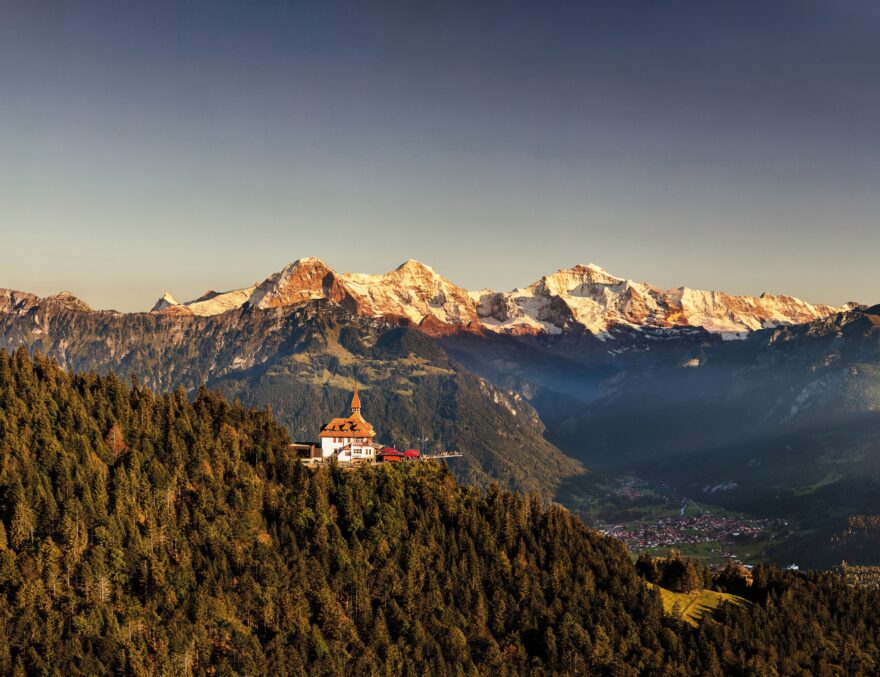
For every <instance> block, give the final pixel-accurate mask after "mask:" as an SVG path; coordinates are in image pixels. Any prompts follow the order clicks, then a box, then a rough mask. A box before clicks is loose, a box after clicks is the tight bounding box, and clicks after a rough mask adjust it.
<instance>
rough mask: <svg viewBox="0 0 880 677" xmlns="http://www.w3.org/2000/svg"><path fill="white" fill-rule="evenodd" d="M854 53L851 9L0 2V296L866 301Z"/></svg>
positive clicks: (818, 4) (870, 272) (868, 75)
mask: <svg viewBox="0 0 880 677" xmlns="http://www.w3.org/2000/svg"><path fill="white" fill-rule="evenodd" d="M76 5H78V6H76ZM370 7H372V9H370ZM878 35H880V3H877V2H876V1H875V0H853V1H851V2H845V3H842V2H827V1H825V0H822V1H814V0H788V1H786V0H774V1H773V2H767V1H766V0H761V1H756V2H751V1H747V0H740V1H738V2H713V1H711V0H694V1H693V2H674V1H673V2H656V0H651V1H645V2H627V1H626V0H608V1H607V2H590V1H584V2H571V3H555V2H528V3H521V4H519V3H515V2H503V3H497V4H496V3H492V2H463V3H455V2H424V3H422V2H399V3H395V2H384V1H383V2H376V3H364V2H352V3H335V2H319V3H314V4H311V3H288V2H268V1H267V2H259V3H245V2H224V1H222V0H213V1H210V2H176V3H162V2H144V3H130V2H118V1H113V2H100V1H97V2H88V3H61V2H59V3H54V2H29V1H21V2H18V1H17V0H13V1H12V2H4V3H2V5H0V286H3V287H13V288H18V289H25V290H29V291H34V292H37V293H40V294H48V293H54V292H56V291H59V290H61V289H69V290H71V291H73V292H74V293H76V294H77V295H79V296H81V297H82V298H84V299H85V300H86V301H88V302H89V303H90V304H92V305H93V306H95V307H115V308H118V309H121V310H136V309H146V308H149V306H150V305H152V303H153V301H154V300H155V299H156V298H157V297H158V296H159V295H160V294H161V293H162V292H163V291H165V289H169V290H171V291H172V292H173V293H174V294H175V295H176V296H178V297H179V298H181V299H182V300H183V299H187V298H192V297H194V296H197V295H198V294H200V293H201V292H203V291H204V290H205V289H207V288H214V289H227V288H232V287H237V286H244V285H246V284H249V283H252V282H254V281H257V280H260V279H263V278H264V277H266V276H267V275H268V274H270V273H271V272H273V271H275V270H278V269H280V268H281V267H282V266H283V265H284V264H285V263H287V262H289V261H291V260H294V259H296V258H299V257H302V256H308V255H314V256H319V257H321V258H323V259H324V260H326V261H327V262H328V263H329V264H331V265H332V266H334V267H335V268H337V269H339V270H341V271H346V270H354V271H361V272H381V271H385V270H388V269H390V268H392V267H394V266H396V265H397V264H399V263H400V262H402V261H403V260H405V259H407V258H416V259H419V260H422V261H425V262H426V263H428V264H430V265H432V266H433V267H435V268H436V269H437V270H439V271H440V272H442V273H444V274H445V275H446V276H448V277H449V278H451V279H452V280H454V281H455V282H458V283H459V284H462V285H464V286H467V287H470V288H480V287H493V288H500V289H507V288H512V287H514V286H519V285H525V284H528V283H530V282H532V281H533V280H534V279H536V278H538V277H539V276H540V275H541V274H544V273H547V272H551V271H553V270H555V269H556V268H559V267H563V266H569V265H572V264H574V263H578V262H580V263H587V262H590V261H592V262H595V263H598V264H600V265H602V266H604V267H605V268H607V269H609V270H610V271H611V272H614V273H616V274H618V275H624V276H627V277H633V278H636V279H640V280H648V281H650V282H653V283H655V284H658V285H661V286H670V287H671V286H678V285H682V284H685V285H689V286H694V287H702V288H715V289H724V290H727V291H731V292H737V293H760V292H762V291H770V292H786V293H791V294H795V295H798V296H801V297H804V298H807V299H809V300H814V301H824V302H833V303H839V302H843V301H846V300H849V299H856V300H861V301H864V302H880V275H878V274H877V252H878V251H880V227H878V226H880V224H878V214H880V130H878V121H880V87H878V76H880V40H878V37H877V36H878Z"/></svg>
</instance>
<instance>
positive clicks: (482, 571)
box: [0, 349, 880, 676]
mask: <svg viewBox="0 0 880 677" xmlns="http://www.w3.org/2000/svg"><path fill="white" fill-rule="evenodd" d="M288 441H289V438H288V434H287V431H286V430H285V429H284V428H283V427H282V426H280V425H278V424H276V423H275V422H274V421H273V419H272V417H271V415H270V414H269V413H267V412H264V411H257V410H253V409H247V408H244V407H242V406H240V405H232V404H229V403H228V402H226V401H225V400H224V399H223V398H221V397H220V396H219V395H217V394H215V393H211V392H208V391H206V390H201V391H199V392H198V394H197V396H196V397H195V398H194V400H193V401H190V400H188V399H187V397H186V396H185V394H184V393H183V391H182V390H179V391H177V392H175V393H172V394H167V395H156V394H153V393H152V392H151V391H149V390H148V389H146V388H144V387H142V386H140V385H138V384H137V383H136V382H135V383H133V384H131V385H129V384H128V383H126V382H123V381H121V380H120V379H118V378H117V377H115V376H114V375H112V374H109V375H106V376H97V375H94V374H79V375H71V374H68V373H66V372H64V371H62V370H61V369H59V368H58V367H57V365H56V364H54V363H53V362H52V361H50V360H48V359H46V358H44V357H42V356H40V355H37V356H36V357H35V358H33V359H31V358H30V357H29V355H28V353H27V351H25V350H24V349H21V350H19V351H17V352H16V353H15V355H14V356H10V355H9V354H7V353H5V352H3V351H0V673H2V674H10V673H12V674H64V675H109V674H136V675H154V674H160V675H162V674H166V675H182V674H183V675H185V674H190V673H199V674H202V673H214V674H228V675H231V674H243V675H253V674H267V673H272V674H277V675H279V676H280V675H306V674H308V675H322V674H328V675H336V674H386V675H425V674H437V675H458V674H484V675H500V674H565V675H583V674H609V675H610V674H613V675H635V674H657V675H660V674H683V673H684V674H686V673H690V674H717V675H720V674H731V675H737V674H748V675H766V674H774V673H780V674H828V675H834V674H850V675H857V674H865V675H867V674H874V673H876V670H877V667H878V666H880V662H878V659H880V654H878V649H877V646H876V638H877V633H878V629H880V618H878V614H880V603H878V602H880V594H878V593H877V592H876V591H863V590H860V589H855V588H849V587H847V586H845V585H843V583H842V582H840V580H839V579H837V578H835V577H833V576H831V575H825V576H812V577H808V576H798V575H795V574H790V573H782V572H776V571H774V570H765V569H763V568H761V569H760V570H759V571H758V572H756V575H755V583H754V585H753V586H752V587H750V588H749V590H747V591H737V590H729V591H730V592H735V593H736V594H741V593H746V594H747V598H748V599H750V600H751V602H752V603H751V604H747V605H742V606H737V607H722V608H721V609H720V610H719V611H718V612H716V618H715V619H712V618H708V617H707V618H706V619H705V620H703V621H702V622H701V624H700V626H699V627H697V628H692V627H690V626H688V625H686V624H684V623H682V622H680V621H677V620H675V619H674V618H670V617H665V616H664V615H663V610H662V605H661V601H660V597H659V594H658V593H657V591H656V590H652V589H650V588H649V587H648V586H647V585H646V583H645V582H644V581H643V579H641V578H640V577H639V575H638V573H637V571H636V568H635V567H634V566H633V564H632V563H631V561H630V559H629V557H628V555H627V553H626V551H625V550H624V548H623V547H622V546H621V545H620V544H619V543H618V542H617V541H614V540H612V539H608V538H603V537H601V536H599V535H598V534H596V533H595V532H592V531H590V530H589V529H587V528H586V527H585V526H584V525H583V524H582V523H581V522H580V521H579V520H578V519H577V518H575V517H574V516H572V515H571V514H570V513H569V512H567V511H566V510H565V509H563V508H560V507H557V506H549V505H547V504H545V503H543V502H542V501H541V500H539V499H538V498H536V497H533V496H525V495H517V494H513V493H509V492H506V491H501V490H498V489H496V488H494V487H492V488H489V489H488V490H486V491H480V490H479V489H477V488H473V487H470V488H469V487H464V486H462V485H459V484H458V483H457V482H456V481H455V479H454V478H453V477H452V476H451V475H450V474H449V473H448V472H447V471H446V470H445V469H444V468H443V467H442V466H440V465H436V464H434V463H412V464H404V465H395V466H392V467H382V466H379V467H376V468H369V469H364V470H361V471H356V472H350V471H344V470H341V469H339V468H336V467H331V468H325V469H321V470H319V471H317V472H311V471H307V470H305V469H304V468H303V467H302V466H301V465H300V464H299V463H298V461H297V460H296V459H295V458H293V457H292V456H291V455H290V454H289V452H288V449H287V444H288ZM703 576H704V577H705V576H706V574H705V573H704V574H703ZM711 584H712V585H717V586H724V585H726V583H725V581H724V580H723V579H722V578H719V579H717V580H713V581H711Z"/></svg>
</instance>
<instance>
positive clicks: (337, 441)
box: [321, 385, 376, 464]
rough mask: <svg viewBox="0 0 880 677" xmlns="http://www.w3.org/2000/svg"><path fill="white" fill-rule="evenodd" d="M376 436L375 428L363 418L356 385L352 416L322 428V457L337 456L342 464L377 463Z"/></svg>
mask: <svg viewBox="0 0 880 677" xmlns="http://www.w3.org/2000/svg"><path fill="white" fill-rule="evenodd" d="M375 436H376V431H375V430H373V426H372V425H371V424H370V423H368V422H367V421H365V420H364V417H363V416H361V399H360V395H359V393H358V387H357V385H355V387H354V395H353V396H352V398H351V416H348V417H346V418H334V419H333V420H332V421H330V423H328V424H327V425H325V426H324V427H322V428H321V456H322V458H323V459H325V460H328V459H330V458H331V457H333V456H335V457H336V459H337V460H338V461H339V462H340V463H354V464H364V463H375V462H376V448H375V447H374V446H373V438H374V437H375Z"/></svg>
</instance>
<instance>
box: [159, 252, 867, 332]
mask: <svg viewBox="0 0 880 677" xmlns="http://www.w3.org/2000/svg"><path fill="white" fill-rule="evenodd" d="M315 299H328V300H330V301H332V302H334V303H338V304H341V305H343V306H344V307H346V308H347V309H348V310H349V311H351V312H353V313H355V314H358V315H362V316H368V317H386V318H389V319H393V318H400V319H404V320H407V321H409V322H411V323H413V324H416V325H418V326H419V327H421V328H422V329H423V330H424V331H427V332H430V333H446V332H450V331H459V330H462V329H465V330H482V331H492V332H499V333H511V334H560V333H564V332H567V331H570V330H574V329H577V328H580V329H581V330H586V331H588V332H590V333H592V334H594V335H597V336H599V337H601V338H607V337H609V336H611V335H612V332H611V330H613V329H614V328H615V327H618V326H620V327H628V328H634V329H639V328H642V327H653V328H669V327H702V328H704V329H706V330H707V331H710V332H713V333H719V334H721V335H722V336H724V337H725V338H736V337H741V336H744V335H745V334H746V333H748V332H750V331H753V330H756V329H762V328H765V327H772V326H778V325H786V324H796V323H801V322H808V321H811V320H815V319H818V318H821V317H825V316H828V315H831V314H833V313H836V312H839V311H843V310H849V309H851V308H852V307H854V306H855V304H847V305H846V306H842V307H839V308H833V307H830V306H824V305H813V304H810V303H807V302H805V301H801V300H800V299H797V298H794V297H791V296H784V295H773V294H768V293H764V294H761V296H759V297H751V296H732V295H729V294H726V293H724V292H718V291H703V290H698V289H691V288H689V287H678V288H676V289H669V290H663V289H660V288H658V287H655V286H653V285H650V284H648V283H645V282H635V281H633V280H630V279H626V278H622V277H617V276H615V275H612V274H611V273H609V272H608V271H607V270H605V269H604V268H602V267H601V266H598V265H596V264H594V263H590V264H587V265H576V266H573V267H571V268H561V269H559V270H557V271H556V272H554V273H551V274H549V275H545V276H543V277H541V278H540V279H538V280H537V281H535V282H533V283H532V284H530V285H529V286H527V287H523V288H518V289H514V290H513V291H510V292H497V291H492V290H490V289H483V290H480V291H471V292H469V291H467V290H466V289H464V288H462V287H459V286H458V285H456V284H455V283H453V282H451V281H450V280H448V279H447V278H445V277H443V276H442V275H440V274H439V273H437V272H436V271H435V270H434V269H433V268H431V267H430V266H428V265H426V264H424V263H421V262H419V261H416V260H414V259H409V260H407V261H405V262H404V263H402V264H401V265H399V266H398V267H397V268H395V269H394V270H391V271H390V272H387V273H384V274H374V273H342V274H340V273H337V272H336V271H335V270H333V269H332V268H331V267H330V266H328V265H327V264H326V263H325V262H324V261H322V260H321V259H319V258H316V257H305V258H301V259H298V260H296V261H294V262H292V263H290V264H288V265H287V266H285V267H284V268H283V269H281V270H280V271H278V272H277V273H274V274H273V275H270V276H269V277H268V278H266V279H265V280H264V281H263V282H261V283H259V284H257V285H253V286H250V287H247V288H243V289H235V290H232V291H229V292H223V293H218V292H208V293H207V294H205V295H204V296H202V297H200V298H198V299H195V300H194V301H188V302H186V303H179V302H178V301H177V300H176V299H175V298H174V297H173V296H172V295H171V294H168V293H166V294H165V296H163V297H162V298H161V299H160V300H159V302H157V303H156V305H155V306H154V308H153V312H166V313H168V312H171V313H193V314H195V315H216V314H219V313H223V312H227V311H229V310H233V309H235V308H239V307H241V306H244V305H248V306H250V307H254V308H259V309H269V308H279V307H286V306H291V305H296V304H299V303H305V302H308V301H312V300H315Z"/></svg>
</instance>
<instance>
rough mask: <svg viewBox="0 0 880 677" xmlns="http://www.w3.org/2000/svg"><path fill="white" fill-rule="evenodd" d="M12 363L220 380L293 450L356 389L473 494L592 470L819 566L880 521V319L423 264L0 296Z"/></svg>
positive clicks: (594, 275)
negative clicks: (525, 281)
mask: <svg viewBox="0 0 880 677" xmlns="http://www.w3.org/2000/svg"><path fill="white" fill-rule="evenodd" d="M731 339H738V340H731ZM19 346H25V347H26V348H28V349H29V350H31V351H37V350H38V351H40V352H42V353H44V354H47V355H49V356H51V357H53V358H54V359H56V360H57V361H58V362H59V364H60V365H61V366H62V367H63V368H65V369H68V370H71V371H87V370H95V371H99V372H106V371H110V370H112V371H115V372H117V373H120V374H123V375H127V374H137V375H138V378H140V379H141V380H142V381H143V382H144V383H145V385H148V386H150V387H152V388H156V389H159V390H170V389H174V388H179V387H180V388H183V389H184V391H186V392H190V393H193V392H195V390H196V389H197V388H198V387H199V386H201V385H203V384H207V385H208V386H209V387H210V388H214V389H217V390H220V391H222V392H223V393H224V394H226V395H227V396H229V397H232V398H238V399H240V400H241V401H242V402H243V403H245V404H248V405H252V406H267V405H268V406H271V407H272V409H273V413H274V415H275V416H276V418H277V419H278V420H279V421H280V422H281V423H283V424H284V425H285V426H287V428H288V430H289V431H290V432H291V435H292V436H293V437H294V438H295V439H298V440H308V439H310V438H311V437H313V436H314V435H316V434H317V429H318V428H319V427H320V425H321V424H322V423H324V422H326V421H327V420H329V419H330V418H332V417H333V416H337V415H339V413H340V412H344V411H345V408H346V405H347V400H348V398H349V397H350V390H351V388H352V387H353V385H354V383H355V381H357V382H358V383H360V384H361V385H362V387H363V388H364V401H365V403H364V409H365V414H366V415H367V417H368V419H370V420H371V422H373V423H374V425H375V427H376V429H377V431H378V432H379V436H380V439H381V440H382V441H383V442H385V443H389V444H394V445H399V446H418V447H420V448H436V449H452V448H455V449H459V450H461V451H463V452H465V456H464V458H463V459H462V461H461V462H460V463H459V464H458V465H457V466H456V467H455V471H456V473H457V474H458V476H459V478H461V479H464V480H466V481H469V482H474V483H477V484H483V485H485V484H488V483H489V482H491V481H493V480H495V481H499V482H501V483H502V484H503V485H506V486H509V487H511V488H514V489H517V490H521V491H531V492H537V493H540V494H542V495H544V496H548V497H552V496H554V495H555V494H556V493H557V491H559V489H560V487H561V486H562V485H569V484H571V482H572V481H574V479H575V478H577V477H580V476H583V473H585V472H587V471H586V468H590V469H591V470H592V471H594V472H600V473H633V472H635V473H638V474H639V475H640V476H642V477H647V478H650V479H652V480H654V481H658V482H663V483H664V484H666V485H668V486H672V487H674V488H675V489H676V491H678V492H680V493H681V494H683V495H686V496H690V497H691V498H698V499H700V500H703V501H705V502H711V503H713V504H718V505H721V506H724V507H729V508H732V509H736V510H741V511H744V512H750V513H754V514H773V515H777V516H780V517H784V518H787V519H790V520H792V522H793V523H795V524H796V525H797V526H798V528H799V529H800V531H799V534H800V536H799V538H801V544H802V545H804V547H806V544H810V551H811V552H814V553H815V552H819V550H820V549H819V548H817V547H814V546H817V545H818V546H822V545H823V544H827V543H828V542H830V540H829V539H830V538H831V535H832V534H833V533H835V531H836V530H839V528H840V526H841V524H842V523H843V522H845V521H846V519H847V517H848V516H850V515H853V514H856V513H862V512H866V511H867V512H871V511H873V510H876V511H878V512H880V503H877V501H876V500H875V499H874V498H873V497H874V496H876V495H878V493H877V492H878V490H880V449H878V448H877V446H876V442H875V440H876V439H877V434H878V433H880V420H878V418H880V309H878V308H877V307H874V308H868V307H865V306H860V305H857V304H854V303H851V304H846V305H844V306H841V307H829V306H824V305H818V304H811V303H808V302H806V301H801V300H799V299H796V298H793V297H789V296H771V295H767V294H764V295H762V296H760V297H746V296H733V295H728V294H726V293H724V292H717V291H713V292H706V291H698V290H692V289H688V288H684V287H682V288H678V289H673V290H661V289H659V288H657V287H654V286H652V285H650V284H647V283H640V282H633V281H631V280H626V279H622V278H618V277H615V276H613V275H610V274H609V273H607V272H605V271H604V270H602V269H601V268H599V267H598V266H595V265H586V266H575V267H574V268H570V269H565V270H560V271H557V272H556V273H553V274H550V275H547V276H545V277H542V278H541V279H540V280H538V281H536V282H534V283H533V284H531V285H529V286H528V287H524V288H521V289H516V290H513V291H511V292H495V291H490V290H481V291H468V290H466V289H464V288H462V287H459V286H457V285H455V284H454V283H452V282H450V281H449V280H447V279H446V278H444V277H443V276H441V275H440V274H438V273H437V272H435V271H434V270H432V269H431V268H430V267H428V266H426V265H424V264H421V263H418V262H416V261H407V262H406V263H404V264H403V265H401V266H400V267H398V268H397V269H395V270H393V271H391V272H389V273H386V274H384V275H366V274H353V273H345V274H340V273H337V272H335V271H334V270H332V269H331V268H330V267H329V266H327V265H326V264H324V263H323V262H322V261H320V260H318V259H315V258H304V259H300V260H298V261H295V262H294V263H291V264H290V265H288V266H286V267H285V268H284V269H283V270H281V271H279V272H277V273H275V274H273V275H270V276H269V277H267V278H266V279H265V280H264V281H262V282H260V283H256V284H254V285H252V286H250V287H247V288H244V289H239V290H233V291H230V292H219V293H218V292H213V291H211V292H207V293H206V294H204V295H202V296H201V297H199V298H198V299H195V300H193V301H188V302H184V303H180V302H178V301H177V300H176V299H175V298H174V297H173V296H172V295H171V294H165V295H164V296H163V297H162V298H161V299H160V300H159V302H158V303H157V304H156V306H155V307H154V308H153V309H152V310H151V311H149V312H140V313H119V312H116V311H110V310H103V311H102V310H92V309H91V308H89V306H88V305H87V304H86V303H84V302H83V301H81V300H79V299H77V298H76V297H74V296H72V295H71V294H69V293H60V294H57V295H54V296H50V297H46V298H39V297H37V296H36V295H33V294H29V293H26V292H20V291H13V290H0V347H4V348H7V349H10V350H15V349H16V348H18V347H19ZM706 487H724V488H725V489H724V490H720V491H715V492H712V493H711V494H708V493H706V492H704V491H703V490H704V488H706ZM803 552H804V550H803V548H802V549H801V550H800V551H799V553H803ZM789 553H790V551H784V552H783V551H780V554H779V557H780V558H781V557H783V556H788V555H789ZM845 554H846V553H841V552H835V553H834V557H836V558H837V559H838V561H839V559H840V558H842V557H843V556H845ZM799 556H800V555H799Z"/></svg>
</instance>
